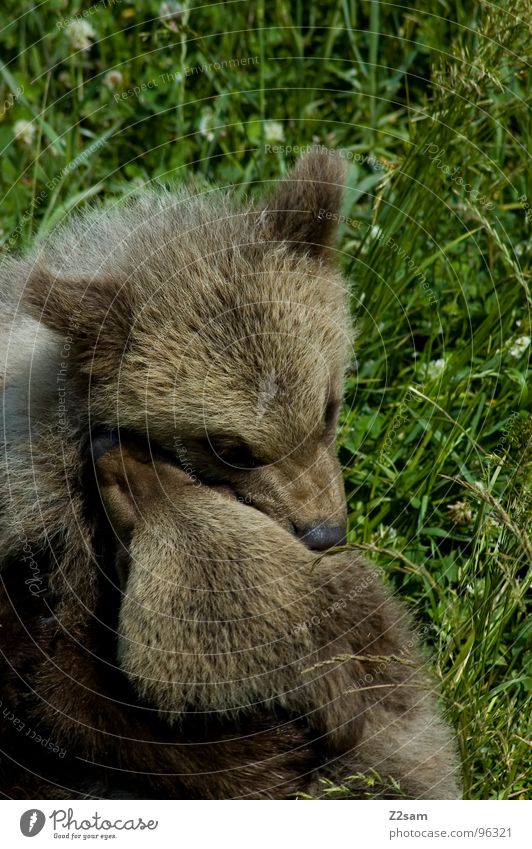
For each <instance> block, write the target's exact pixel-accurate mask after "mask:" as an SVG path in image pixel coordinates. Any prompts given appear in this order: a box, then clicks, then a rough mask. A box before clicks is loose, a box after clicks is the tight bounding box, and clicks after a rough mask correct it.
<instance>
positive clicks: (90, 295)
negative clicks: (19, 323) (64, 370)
mask: <svg viewBox="0 0 532 849" xmlns="http://www.w3.org/2000/svg"><path fill="white" fill-rule="evenodd" d="M22 302H23V305H24V307H25V309H26V311H27V312H28V313H29V314H30V315H31V316H32V317H33V318H35V319H36V320H37V321H39V322H42V323H43V324H45V325H46V327H48V328H49V329H50V330H54V331H55V332H56V333H59V334H61V335H62V336H63V338H64V340H65V344H66V343H67V342H68V350H69V355H72V357H73V358H74V359H76V360H77V361H78V363H79V364H80V366H81V368H82V370H83V371H85V372H89V373H91V374H92V375H94V377H98V376H103V377H105V376H106V375H107V374H112V373H114V372H115V371H116V367H117V362H120V358H121V356H122V355H123V353H124V351H125V349H126V347H127V344H128V339H129V334H130V330H131V325H132V321H133V302H132V295H131V293H130V292H129V291H128V290H127V288H126V287H125V286H120V285H119V284H117V283H116V282H115V281H114V280H112V279H110V278H108V277H95V278H94V279H91V280H87V279H84V278H79V279H76V280H74V279H70V278H68V277H65V276H63V275H61V274H53V273H52V272H51V271H50V270H48V269H47V268H44V267H42V266H41V265H39V264H36V265H35V266H34V268H33V269H32V271H31V273H30V275H29V276H28V279H27V281H26V285H25V287H24V292H23V295H22Z"/></svg>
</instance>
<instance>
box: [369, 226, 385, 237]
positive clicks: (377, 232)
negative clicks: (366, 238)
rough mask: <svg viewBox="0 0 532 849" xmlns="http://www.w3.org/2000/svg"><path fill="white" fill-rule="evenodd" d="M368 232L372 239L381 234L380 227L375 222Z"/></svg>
mask: <svg viewBox="0 0 532 849" xmlns="http://www.w3.org/2000/svg"><path fill="white" fill-rule="evenodd" d="M369 234H370V236H371V238H372V239H380V237H381V236H382V227H379V226H378V225H377V224H374V225H373V227H372V228H371V230H370V231H369Z"/></svg>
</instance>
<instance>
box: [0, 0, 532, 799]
mask: <svg viewBox="0 0 532 849" xmlns="http://www.w3.org/2000/svg"><path fill="white" fill-rule="evenodd" d="M28 5H29V4H28ZM183 6H184V10H183V12H182V14H181V16H180V17H177V18H174V19H172V20H169V21H166V23H165V22H163V21H161V19H160V18H159V16H158V12H159V4H158V3H151V2H146V3H144V4H142V10H141V8H140V4H132V3H127V2H120V3H115V4H113V5H105V4H102V3H101V4H99V5H98V4H93V6H92V7H91V6H90V4H89V3H83V4H81V3H77V2H72V3H68V4H66V3H63V2H61V0H48V2H45V3H43V4H42V5H41V6H40V7H39V9H38V11H29V12H27V13H23V9H22V6H21V4H20V3H19V2H15V0H7V2H4V5H3V16H4V19H5V20H4V22H3V26H2V31H1V33H0V47H1V54H0V55H1V56H2V58H3V64H2V66H1V67H0V149H1V151H2V157H1V193H2V217H1V227H2V233H1V235H0V240H1V242H2V245H3V247H2V250H3V251H4V252H5V251H8V250H15V249H18V248H19V247H22V246H24V245H25V244H28V243H29V242H30V241H31V239H32V238H34V236H35V235H36V234H37V233H39V232H43V231H45V230H46V229H47V228H50V227H52V226H53V225H55V224H56V223H57V222H58V221H59V220H60V219H61V218H62V217H63V216H64V215H65V214H66V213H67V212H69V211H70V210H71V209H73V208H75V207H78V206H82V205H83V204H85V203H87V202H88V201H89V200H91V199H93V198H98V199H104V198H105V197H106V196H116V195H117V194H123V193H127V192H129V191H131V189H132V188H133V187H136V186H139V185H142V184H144V183H149V182H150V181H152V180H154V179H161V180H169V179H171V180H174V181H175V180H177V181H179V180H181V179H185V176H186V175H187V174H189V173H190V172H191V171H193V172H194V173H195V174H196V175H197V176H198V178H199V179H200V180H203V179H208V180H216V181H217V182H218V183H220V184H221V185H225V184H236V185H237V186H238V191H239V192H240V193H242V194H244V193H246V192H253V191H255V190H256V188H257V185H256V184H258V183H259V182H260V181H261V180H264V179H270V178H272V177H274V176H276V175H278V174H279V173H282V172H283V171H285V170H286V168H287V167H289V165H290V163H291V161H292V159H293V157H292V156H291V154H290V153H289V152H287V151H286V150H285V151H284V152H276V153H272V152H270V150H269V148H268V144H269V143H270V142H273V143H277V144H281V145H283V144H284V145H286V146H294V145H295V146H305V145H307V144H309V143H312V142H318V143H320V144H326V145H327V146H329V147H333V148H341V149H343V150H344V151H346V154H345V155H346V156H348V157H349V161H350V163H351V164H350V172H349V190H348V193H347V199H346V206H345V210H344V212H345V217H346V221H345V223H344V225H343V228H342V234H341V243H340V248H341V253H340V257H341V262H342V264H343V266H344V268H345V270H346V273H347V274H348V277H349V280H350V281H351V283H352V291H353V312H354V315H356V316H357V318H358V322H359V326H360V330H361V332H360V337H359V340H358V343H357V361H358V370H357V371H355V369H354V370H353V373H352V375H351V376H350V377H349V380H348V390H347V396H346V405H345V410H344V413H343V417H342V422H341V432H340V455H341V459H342V461H343V464H344V468H345V479H346V491H347V496H348V504H349V514H350V537H349V539H350V542H352V543H354V544H357V545H360V546H362V547H363V548H364V549H365V550H366V551H368V552H369V556H371V557H373V558H375V559H376V560H377V561H378V562H379V563H381V564H382V565H383V566H384V567H385V569H386V571H387V573H388V575H389V579H390V581H391V582H393V584H394V585H395V586H396V587H397V590H398V591H399V592H400V593H401V595H402V596H403V597H405V598H407V599H409V600H410V602H411V603H412V605H413V606H414V608H415V612H416V616H417V619H418V622H419V623H420V626H422V627H423V632H424V633H425V634H426V636H427V640H428V642H429V643H430V644H431V645H432V646H433V648H434V650H435V664H436V669H437V674H438V675H439V677H440V678H441V681H442V683H443V690H444V694H445V704H446V708H447V710H448V714H449V716H450V718H451V720H452V721H453V722H454V723H455V724H456V725H457V728H458V732H459V740H460V748H461V753H462V756H463V760H464V772H465V787H466V795H467V797H469V798H490V799H491V798H502V799H507V798H512V799H513V798H523V797H525V796H526V794H527V782H528V792H530V772H531V754H530V736H531V735H530V716H531V714H532V710H531V703H530V693H531V685H532V668H531V656H532V653H531V651H530V649H531V644H532V626H531V618H530V609H529V608H528V615H527V607H526V602H527V599H526V593H527V591H528V590H529V586H530V562H531V560H532V557H531V552H532V543H531V540H530V536H529V533H530V518H531V515H532V498H531V478H532V447H531V444H532V442H531V440H532V425H531V422H532V418H531V403H530V402H531V399H530V384H529V372H528V371H527V367H528V363H529V359H530V351H531V348H530V346H529V347H528V348H525V347H524V346H525V343H526V338H529V337H530V336H532V326H531V324H532V322H531V305H532V304H531V297H530V279H531V268H532V264H531V263H532V260H531V238H530V234H531V224H532V212H531V210H530V205H532V177H531V170H530V152H531V133H530V120H531V119H530V114H531V112H530V107H531V94H530V92H531V82H532V79H531V76H532V75H531V70H530V59H531V56H530V53H531V47H530V35H529V33H530V29H531V27H532V12H531V11H530V8H529V4H528V3H527V2H525V0H514V2H511V3H510V2H507V0H504V2H501V3H498V4H497V5H493V4H487V3H478V4H477V3H466V2H465V0H464V2H448V1H447V0H440V2H435V3H432V4H428V8H429V9H430V11H426V12H422V11H419V10H418V9H416V4H414V3H410V2H405V3H403V4H401V5H397V4H395V5H394V4H387V3H381V2H377V0H372V2H369V0H366V2H353V0H339V1H338V2H331V1H330V2H315V1H314V0H312V1H311V2H309V3H302V2H301V0H299V2H294V3H288V2H283V0H277V2H275V0H274V2H273V3H269V4H265V3H264V2H258V3H257V4H250V3H244V2H235V3H224V4H213V5H205V6H200V5H197V6H195V7H189V6H187V5H186V4H183ZM65 7H68V8H65ZM80 9H91V12H90V14H89V15H88V16H87V17H86V18H85V20H86V21H88V22H89V23H90V25H91V26H92V27H93V29H94V36H93V38H92V41H93V42H94V44H93V45H92V47H91V48H90V49H89V50H87V51H75V50H73V48H72V47H71V45H70V43H69V40H68V37H67V33H66V31H65V26H64V24H65V22H66V20H67V19H68V18H69V17H71V16H72V15H73V14H76V13H79V11H80ZM58 24H59V25H58ZM243 60H245V62H244V61H243ZM224 63H225V64H224ZM187 69H188V73H186V71H187ZM111 70H115V71H118V72H120V74H121V78H118V79H115V82H114V83H113V82H112V80H111V81H110V80H109V78H108V77H107V74H108V73H109V71H111ZM153 81H155V82H153ZM143 84H144V87H143V90H142V91H140V93H139V94H138V95H136V94H132V95H131V96H127V97H125V98H124V97H120V96H119V95H120V93H121V92H123V91H127V90H128V89H132V88H133V87H134V86H139V87H141V86H142V85H143ZM113 85H114V86H115V87H114V88H113V87H112V86H113ZM21 120H26V121H31V122H32V123H31V129H30V130H29V131H28V133H27V135H26V137H25V138H24V137H22V138H19V139H17V140H15V139H14V135H13V126H14V124H15V122H17V121H21ZM438 157H439V158H438ZM392 240H393V241H392ZM519 340H521V341H520V342H519ZM519 344H521V349H522V350H521V349H520V348H519ZM456 505H458V506H456ZM339 792H340V791H339ZM341 792H342V793H344V792H346V791H344V790H342V791H341Z"/></svg>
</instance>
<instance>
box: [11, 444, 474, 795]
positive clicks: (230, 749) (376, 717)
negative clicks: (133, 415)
mask: <svg viewBox="0 0 532 849" xmlns="http://www.w3.org/2000/svg"><path fill="white" fill-rule="evenodd" d="M96 465H97V474H98V481H99V485H100V488H101V494H102V500H103V504H104V506H105V510H106V513H107V517H108V521H109V522H110V526H111V528H112V532H113V534H114V535H115V536H114V537H113V538H112V539H113V541H112V543H109V544H108V546H107V551H108V555H109V552H110V551H112V556H111V561H112V563H113V564H114V565H116V564H118V567H119V568H118V570H117V573H110V574H108V575H107V577H106V581H107V582H108V583H109V582H111V583H112V582H113V581H114V582H115V584H116V587H117V588H120V589H119V595H118V596H117V599H120V601H117V604H118V606H119V608H120V613H119V617H118V623H117V627H116V630H117V634H118V647H117V655H116V657H114V656H113V651H111V652H110V653H108V655H107V657H104V658H101V657H100V654H99V650H98V646H97V644H96V643H95V642H94V639H95V638H94V636H93V634H94V631H95V620H96V624H97V622H98V621H100V622H102V621H105V614H104V613H102V612H101V611H100V610H98V611H96V612H95V613H92V612H91V611H90V610H87V608H86V607H85V606H84V604H83V601H82V600H80V599H77V598H76V597H74V596H69V597H68V598H63V599H59V600H58V602H57V601H56V602H55V604H53V605H52V608H53V609H54V611H55V617H56V618H55V619H54V620H53V624H50V623H47V624H46V625H41V626H40V627H39V628H36V629H35V630H34V632H33V634H32V637H33V639H36V641H37V644H38V645H39V646H41V641H42V640H44V645H43V646H42V649H41V650H42V651H43V652H44V655H45V656H47V661H46V662H45V663H44V664H43V663H41V664H38V663H37V664H36V666H35V667H33V666H32V661H31V652H30V651H29V649H28V645H29V639H28V637H27V636H26V637H24V635H23V634H20V633H19V634H17V635H16V636H15V640H16V643H15V645H16V646H18V647H19V648H18V655H20V654H22V657H23V658H24V659H25V664H26V668H25V669H24V670H23V678H24V680H25V681H26V682H27V686H28V687H30V688H31V689H32V691H33V694H32V699H31V704H32V705H33V707H32V710H33V711H34V713H33V716H34V717H35V720H34V721H36V722H39V723H40V724H41V725H42V726H43V727H44V728H47V729H53V732H52V733H53V735H54V736H55V738H56V739H57V740H59V741H60V743H61V745H63V746H65V748H67V750H68V751H69V753H70V755H71V756H73V757H74V758H76V757H78V756H79V754H80V753H81V756H82V757H83V758H85V761H86V760H88V761H89V762H95V763H96V764H98V765H99V771H100V772H101V774H102V775H103V776H104V778H105V781H104V779H102V778H101V777H100V776H99V775H98V769H97V770H96V777H95V778H91V776H92V774H93V773H94V771H95V768H94V767H90V766H86V765H85V761H83V767H84V771H85V774H87V775H88V778H87V779H86V781H89V779H91V781H92V784H90V785H89V786H90V787H92V788H93V790H94V788H96V789H95V790H94V792H95V793H96V795H98V794H103V795H105V787H106V784H105V782H109V781H110V782H111V786H113V788H114V790H113V792H115V793H116V787H117V786H118V788H122V792H125V793H126V794H133V795H134V794H135V793H136V794H138V795H150V794H153V795H161V796H169V797H172V798H176V797H178V798H181V797H192V798H196V797H203V798H234V797H237V796H241V795H248V796H252V797H259V798H265V797H266V798H271V797H273V798H283V797H285V796H286V795H291V794H293V793H294V792H296V791H299V792H307V793H308V792H311V793H319V783H318V778H319V777H320V776H321V777H327V778H331V779H333V780H341V779H343V778H345V776H346V775H350V774H354V773H362V774H364V773H366V774H368V773H371V771H372V770H376V771H377V772H378V773H379V774H380V775H381V776H382V779H383V783H382V784H379V783H378V782H377V784H376V785H375V786H374V787H373V789H372V790H371V795H376V796H379V795H382V796H387V797H389V796H390V795H394V792H393V791H392V793H391V794H390V789H389V786H388V785H389V783H390V781H397V782H399V785H400V788H401V789H400V791H397V792H399V794H404V795H406V796H408V797H411V798H455V797H457V796H458V793H459V791H458V787H457V780H458V776H457V773H458V768H457V763H456V759H455V754H454V749H453V746H452V744H451V741H450V735H449V732H448V730H447V728H446V727H445V725H444V724H443V723H442V722H441V720H440V719H439V717H438V714H437V710H436V708H435V702H434V696H433V693H432V692H431V690H432V683H431V682H430V679H428V678H427V676H426V675H425V673H424V672H423V671H422V666H423V659H422V658H421V657H420V655H419V651H418V649H417V640H416V638H415V636H414V634H413V632H412V630H411V627H410V625H409V622H408V614H407V612H406V611H405V609H404V608H402V607H400V606H399V605H397V604H396V603H395V602H394V601H393V600H392V599H391V598H390V597H389V594H388V593H386V592H385V590H384V588H383V587H382V586H381V584H380V582H379V580H378V579H377V577H376V575H375V574H374V572H373V569H372V567H371V566H370V564H368V563H365V562H364V561H361V560H360V559H358V558H357V557H355V556H353V555H351V554H346V553H342V554H331V555H327V556H323V555H321V556H317V555H315V554H313V553H311V552H309V551H308V549H307V548H305V547H304V546H303V545H302V544H301V543H299V542H297V541H296V540H294V538H293V537H292V536H291V535H290V534H288V533H287V532H286V531H284V530H283V529H282V528H280V527H279V525H278V524H276V523H274V522H272V520H271V519H269V518H268V517H266V516H265V515H264V514H262V513H260V512H259V511H257V510H254V509H252V508H249V507H247V506H245V505H242V504H241V503H239V502H238V501H237V500H235V499H233V498H231V497H228V496H227V494H226V493H225V492H217V491H214V490H213V489H211V488H207V487H204V486H197V485H195V484H194V483H193V482H192V480H191V479H190V478H189V477H188V476H187V475H186V474H185V473H184V472H183V471H182V470H181V469H179V468H178V467H177V466H175V465H173V464H170V463H168V462H166V461H163V460H160V459H157V458H155V459H153V458H150V456H149V454H143V452H142V451H140V450H139V449H138V448H136V447H134V446H132V445H131V444H130V445H128V446H127V447H124V448H123V450H122V451H120V450H119V449H117V448H115V449H112V450H111V451H110V452H108V453H107V454H105V455H104V456H103V457H102V458H100V459H99V460H98V461H97V464H96ZM184 516H186V522H185V521H183V517H184ZM99 562H100V563H101V562H102V561H99ZM103 596H104V597H105V598H109V586H108V585H107V588H106V589H105V591H104V593H103ZM100 627H101V626H100ZM20 630H21V629H20V628H19V631H20ZM108 639H109V638H108ZM100 651H101V649H100ZM12 653H13V655H12V659H13V658H14V665H15V668H16V667H17V650H16V648H15V646H13V648H12ZM33 654H34V655H35V649H34V650H33ZM29 658H30V659H29ZM33 663H35V660H34V661H33ZM106 664H107V668H106ZM115 666H117V671H115V670H114V667H115ZM117 672H118V674H117ZM124 678H127V679H128V680H129V682H130V687H131V690H130V692H128V691H127V690H124V686H125V685H124V684H121V683H120V682H121V681H122V680H124ZM19 691H20V685H19V684H18V683H15V685H14V692H15V694H17V693H19ZM26 698H27V697H26ZM17 700H18V705H21V704H23V703H24V698H22V697H21V696H20V695H18V696H15V702H17ZM17 709H18V710H20V709H21V708H20V707H18V708H15V710H17ZM198 729H199V730H198ZM124 740H126V741H130V742H129V744H126V745H124ZM198 741H199V742H198ZM187 744H188V745H187ZM113 770H114V782H113V772H112V771H113ZM109 773H111V778H109ZM63 786H64V785H63ZM67 786H68V785H67ZM73 786H74V787H79V780H78V783H77V784H76V783H75V784H74V785H73ZM353 787H354V789H355V792H357V789H358V792H359V794H360V795H361V796H364V795H366V793H367V792H368V791H367V788H366V789H365V787H364V781H363V780H362V779H360V781H359V783H358V784H356V783H355V784H354V785H353ZM102 788H103V789H102ZM81 789H82V790H84V792H91V791H90V790H87V789H86V785H85V786H84V787H83V788H81ZM107 792H109V790H107Z"/></svg>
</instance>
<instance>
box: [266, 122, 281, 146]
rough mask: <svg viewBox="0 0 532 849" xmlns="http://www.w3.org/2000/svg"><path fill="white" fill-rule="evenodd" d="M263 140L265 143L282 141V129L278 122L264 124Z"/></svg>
mask: <svg viewBox="0 0 532 849" xmlns="http://www.w3.org/2000/svg"><path fill="white" fill-rule="evenodd" d="M264 140H265V141H267V142H282V141H284V127H283V125H282V124H281V122H280V121H265V122H264Z"/></svg>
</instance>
